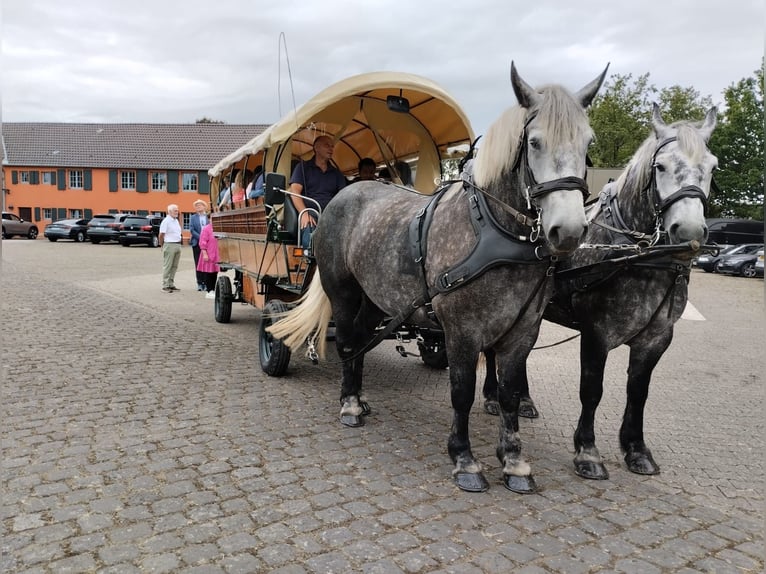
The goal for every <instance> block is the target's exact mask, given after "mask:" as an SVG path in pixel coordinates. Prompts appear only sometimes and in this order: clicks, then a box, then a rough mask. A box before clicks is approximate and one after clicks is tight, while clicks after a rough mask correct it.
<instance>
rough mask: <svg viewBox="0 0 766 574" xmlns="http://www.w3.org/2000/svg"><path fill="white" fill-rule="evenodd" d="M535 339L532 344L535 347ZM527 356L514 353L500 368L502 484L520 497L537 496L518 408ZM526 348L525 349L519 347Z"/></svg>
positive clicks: (499, 446)
mask: <svg viewBox="0 0 766 574" xmlns="http://www.w3.org/2000/svg"><path fill="white" fill-rule="evenodd" d="M536 336H537V335H536V334H535V336H534V337H533V338H532V341H531V343H534V339H535V338H536ZM531 346H532V345H531V344H530V345H529V347H528V348H527V351H526V353H523V352H522V353H519V349H515V350H514V356H512V357H509V358H507V359H506V360H504V361H503V363H502V364H501V365H500V371H499V377H498V379H499V384H498V391H497V398H498V402H499V403H500V440H499V442H498V446H497V451H496V454H497V458H498V460H499V461H500V463H501V464H502V465H503V483H504V484H505V487H506V488H507V489H508V490H510V491H512V492H517V493H519V494H531V493H534V492H537V485H536V484H535V479H534V477H533V476H532V468H531V467H530V466H529V463H527V462H526V461H525V460H524V458H523V456H522V454H521V435H520V434H519V407H520V404H521V393H522V380H523V377H522V376H521V374H522V373H523V372H524V369H525V366H526V355H527V354H528V353H529V349H530V348H531ZM519 347H523V345H519Z"/></svg>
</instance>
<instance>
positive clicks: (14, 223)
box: [3, 211, 38, 239]
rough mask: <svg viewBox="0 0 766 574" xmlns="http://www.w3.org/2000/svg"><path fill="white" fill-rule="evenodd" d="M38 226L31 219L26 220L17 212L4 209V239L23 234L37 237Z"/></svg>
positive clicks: (23, 235) (32, 237)
mask: <svg viewBox="0 0 766 574" xmlns="http://www.w3.org/2000/svg"><path fill="white" fill-rule="evenodd" d="M37 234H38V229H37V226H36V225H35V224H34V223H32V222H31V221H24V220H23V219H21V218H20V217H19V216H18V215H16V214H15V213H8V212H7V211H3V239H10V238H11V237H13V236H14V235H21V236H22V237H28V238H29V239H37Z"/></svg>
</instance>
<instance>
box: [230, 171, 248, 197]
mask: <svg viewBox="0 0 766 574" xmlns="http://www.w3.org/2000/svg"><path fill="white" fill-rule="evenodd" d="M244 200H245V174H244V173H242V172H241V171H240V172H239V173H238V174H237V177H235V178H234V185H232V186H231V201H232V202H233V203H238V202H240V201H244Z"/></svg>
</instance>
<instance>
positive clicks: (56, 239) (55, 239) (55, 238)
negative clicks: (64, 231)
mask: <svg viewBox="0 0 766 574" xmlns="http://www.w3.org/2000/svg"><path fill="white" fill-rule="evenodd" d="M48 241H50V242H51V243H56V241H58V237H49V238H48Z"/></svg>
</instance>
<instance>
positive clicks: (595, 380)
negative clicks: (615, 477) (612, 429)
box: [574, 333, 609, 480]
mask: <svg viewBox="0 0 766 574" xmlns="http://www.w3.org/2000/svg"><path fill="white" fill-rule="evenodd" d="M608 354H609V350H608V349H607V347H606V345H605V344H603V343H602V342H601V341H599V340H598V339H597V337H595V336H594V335H593V334H589V333H583V334H582V337H581V339H580V363H581V365H580V404H581V406H582V410H581V411H580V420H579V421H578V422H577V429H576V430H575V433H574V448H575V457H574V466H575V474H577V475H578V476H581V477H582V478H589V479H593V480H606V479H607V478H609V472H608V471H607V470H606V467H605V466H604V462H603V460H602V458H601V453H599V451H598V448H596V433H595V430H594V428H593V425H594V419H595V416H596V409H597V408H598V405H599V403H600V402H601V397H602V395H603V394H604V367H605V366H606V358H607V356H608Z"/></svg>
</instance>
